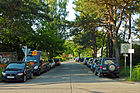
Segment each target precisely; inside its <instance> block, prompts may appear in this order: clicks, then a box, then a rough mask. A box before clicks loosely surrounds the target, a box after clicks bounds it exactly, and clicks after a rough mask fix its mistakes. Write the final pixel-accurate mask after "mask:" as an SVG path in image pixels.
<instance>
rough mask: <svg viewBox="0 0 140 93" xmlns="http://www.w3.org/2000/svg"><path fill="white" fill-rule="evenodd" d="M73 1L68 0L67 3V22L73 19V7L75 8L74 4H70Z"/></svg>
mask: <svg viewBox="0 0 140 93" xmlns="http://www.w3.org/2000/svg"><path fill="white" fill-rule="evenodd" d="M73 1H74V0H69V3H68V5H67V11H69V13H68V16H67V17H66V20H68V21H74V19H75V18H76V17H75V11H74V9H73V7H75V5H74V4H72V2H73Z"/></svg>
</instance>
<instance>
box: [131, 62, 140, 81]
mask: <svg viewBox="0 0 140 93" xmlns="http://www.w3.org/2000/svg"><path fill="white" fill-rule="evenodd" d="M132 80H133V81H140V64H138V65H136V66H135V67H134V68H133V70H132Z"/></svg>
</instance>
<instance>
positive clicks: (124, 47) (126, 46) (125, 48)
mask: <svg viewBox="0 0 140 93" xmlns="http://www.w3.org/2000/svg"><path fill="white" fill-rule="evenodd" d="M129 48H130V44H128V43H122V44H121V53H128V49H129Z"/></svg>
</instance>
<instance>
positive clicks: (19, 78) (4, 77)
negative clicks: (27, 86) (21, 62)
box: [2, 76, 24, 81]
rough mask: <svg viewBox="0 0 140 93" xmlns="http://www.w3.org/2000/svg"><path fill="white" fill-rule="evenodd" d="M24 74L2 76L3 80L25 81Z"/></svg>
mask: <svg viewBox="0 0 140 93" xmlns="http://www.w3.org/2000/svg"><path fill="white" fill-rule="evenodd" d="M23 79H24V78H23V76H14V78H8V77H7V76H2V81H23Z"/></svg>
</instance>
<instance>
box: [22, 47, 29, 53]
mask: <svg viewBox="0 0 140 93" xmlns="http://www.w3.org/2000/svg"><path fill="white" fill-rule="evenodd" d="M22 51H23V52H24V54H25V53H26V48H22ZM30 51H31V48H28V49H27V54H28V53H29V52H30Z"/></svg>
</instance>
